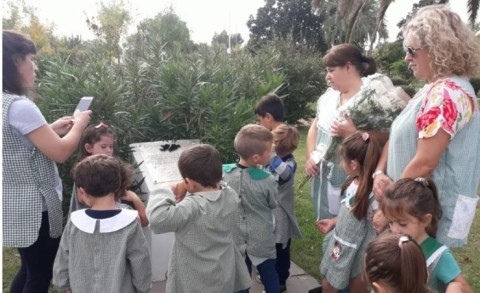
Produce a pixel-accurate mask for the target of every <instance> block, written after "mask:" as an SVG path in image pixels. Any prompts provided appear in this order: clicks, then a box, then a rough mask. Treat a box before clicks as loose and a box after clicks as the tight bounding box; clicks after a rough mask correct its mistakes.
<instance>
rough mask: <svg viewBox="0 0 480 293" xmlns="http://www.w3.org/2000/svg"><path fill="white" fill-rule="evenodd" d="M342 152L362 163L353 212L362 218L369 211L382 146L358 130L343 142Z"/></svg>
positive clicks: (343, 155)
mask: <svg viewBox="0 0 480 293" xmlns="http://www.w3.org/2000/svg"><path fill="white" fill-rule="evenodd" d="M340 152H341V153H340V156H341V157H342V158H345V159H347V160H357V161H358V163H359V164H360V175H359V177H358V188H357V193H356V194H355V200H354V203H353V206H352V211H351V212H352V214H353V215H354V216H355V217H356V218H357V219H358V220H362V219H364V218H365V217H366V216H367V213H368V207H369V197H370V193H371V192H372V188H373V178H372V174H373V172H375V168H376V167H377V162H378V160H379V159H380V155H381V147H380V144H379V143H378V140H377V139H376V138H375V137H373V136H370V135H369V134H368V132H361V131H357V132H355V133H354V134H352V135H351V136H349V137H347V138H346V139H345V140H344V141H343V142H342V145H341V147H340ZM353 179H354V178H351V179H350V180H347V181H346V182H345V183H344V185H343V186H342V190H343V189H345V188H346V187H348V185H350V183H351V182H352V181H353ZM347 184H348V185H347Z"/></svg>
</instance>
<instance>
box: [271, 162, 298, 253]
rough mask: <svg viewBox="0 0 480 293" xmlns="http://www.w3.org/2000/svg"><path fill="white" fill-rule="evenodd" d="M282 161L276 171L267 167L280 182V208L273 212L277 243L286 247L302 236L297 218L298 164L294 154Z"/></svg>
mask: <svg viewBox="0 0 480 293" xmlns="http://www.w3.org/2000/svg"><path fill="white" fill-rule="evenodd" d="M281 159H282V163H281V164H280V165H279V166H278V167H277V168H276V169H275V170H271V169H272V168H271V167H270V166H269V165H267V166H266V167H267V168H269V169H270V171H271V172H272V175H273V177H274V178H276V180H277V182H278V198H277V202H278V206H277V207H276V208H275V209H274V210H273V216H274V218H275V230H274V234H275V242H276V243H283V244H285V245H286V243H287V242H288V240H290V239H291V238H301V237H302V234H301V232H300V228H299V226H298V223H297V218H296V217H295V200H294V198H295V190H294V183H295V171H296V169H297V163H296V162H295V158H294V157H293V155H292V154H289V155H287V156H285V157H283V158H281Z"/></svg>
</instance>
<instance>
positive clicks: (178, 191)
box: [170, 180, 187, 203]
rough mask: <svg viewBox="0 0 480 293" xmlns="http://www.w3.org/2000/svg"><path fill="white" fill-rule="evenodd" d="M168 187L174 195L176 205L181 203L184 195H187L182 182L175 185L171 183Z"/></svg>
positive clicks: (185, 187)
mask: <svg viewBox="0 0 480 293" xmlns="http://www.w3.org/2000/svg"><path fill="white" fill-rule="evenodd" d="M170 187H171V188H172V192H173V194H174V195H175V202H176V203H179V202H181V201H182V200H183V199H184V198H185V195H187V186H186V185H185V181H184V180H182V181H178V182H177V183H172V184H171V185H170Z"/></svg>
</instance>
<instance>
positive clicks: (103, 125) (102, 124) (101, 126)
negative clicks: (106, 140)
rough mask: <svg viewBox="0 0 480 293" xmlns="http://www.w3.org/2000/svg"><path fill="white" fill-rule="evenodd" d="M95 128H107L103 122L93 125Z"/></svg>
mask: <svg viewBox="0 0 480 293" xmlns="http://www.w3.org/2000/svg"><path fill="white" fill-rule="evenodd" d="M95 128H96V129H98V128H108V125H107V124H105V123H103V122H100V123H99V124H98V125H96V126H95Z"/></svg>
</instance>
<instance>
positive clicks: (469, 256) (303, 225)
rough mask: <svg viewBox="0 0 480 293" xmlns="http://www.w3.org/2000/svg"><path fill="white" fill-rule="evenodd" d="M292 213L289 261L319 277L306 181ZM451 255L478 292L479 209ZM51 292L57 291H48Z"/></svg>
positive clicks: (13, 257)
mask: <svg viewBox="0 0 480 293" xmlns="http://www.w3.org/2000/svg"><path fill="white" fill-rule="evenodd" d="M306 135H307V130H306V129H302V130H301V131H300V136H301V141H300V144H299V146H298V148H297V150H296V151H295V158H296V160H297V163H298V168H297V170H298V171H297V175H296V179H295V180H296V181H297V184H298V182H299V181H301V180H302V179H303V178H304V176H305V173H304V169H305V168H304V167H305V140H306ZM295 212H296V216H297V219H298V223H299V225H300V229H301V231H302V236H303V238H302V239H294V240H293V241H292V253H291V255H292V261H293V262H295V263H296V264H297V265H299V266H300V267H302V268H303V269H304V270H305V271H306V272H307V273H309V274H311V275H312V276H314V277H316V278H317V279H318V280H320V272H319V266H320V261H321V259H322V241H323V234H321V233H320V232H318V230H317V229H316V228H315V224H314V223H315V215H314V212H313V208H312V204H311V200H310V185H309V184H306V185H305V186H304V187H303V189H302V190H296V195H295ZM453 254H454V255H455V258H456V260H457V262H458V263H459V265H460V268H461V269H462V272H463V275H464V277H465V278H466V279H467V281H468V283H469V284H470V286H471V287H472V289H473V291H474V292H480V267H479V262H478V260H479V256H480V212H479V211H478V207H477V213H476V217H475V220H474V223H473V227H472V228H471V230H470V236H469V242H468V244H467V245H466V246H465V247H463V248H460V249H453ZM19 263H20V257H19V256H18V253H17V251H16V250H14V249H9V248H3V292H8V288H9V286H10V282H11V280H12V278H13V276H14V275H15V273H16V271H17V270H18V267H19ZM49 292H50V293H56V292H59V291H56V290H53V289H52V290H50V291H49Z"/></svg>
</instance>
